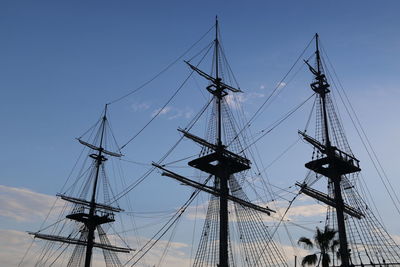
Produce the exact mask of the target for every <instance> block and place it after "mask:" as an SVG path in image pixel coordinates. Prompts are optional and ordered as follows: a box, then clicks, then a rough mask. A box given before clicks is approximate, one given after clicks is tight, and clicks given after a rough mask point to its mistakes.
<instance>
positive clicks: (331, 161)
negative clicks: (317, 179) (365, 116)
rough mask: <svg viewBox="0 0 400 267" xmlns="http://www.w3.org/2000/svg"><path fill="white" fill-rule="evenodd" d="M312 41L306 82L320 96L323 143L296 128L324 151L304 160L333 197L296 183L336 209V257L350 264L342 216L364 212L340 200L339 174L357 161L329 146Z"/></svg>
mask: <svg viewBox="0 0 400 267" xmlns="http://www.w3.org/2000/svg"><path fill="white" fill-rule="evenodd" d="M315 42H316V52H315V55H316V65H317V69H314V68H313V67H312V66H311V65H310V64H309V63H308V61H306V64H307V65H308V67H309V69H310V71H311V72H312V73H313V74H314V76H315V77H314V78H315V82H313V83H312V84H311V85H310V86H311V89H312V90H313V91H314V92H315V93H316V94H317V95H318V96H319V97H320V99H321V109H322V110H321V114H322V118H321V119H322V125H323V129H322V130H323V139H324V140H323V141H324V144H321V143H319V142H318V141H317V140H315V139H313V138H312V137H310V136H308V135H306V134H305V133H302V132H300V134H301V135H303V138H304V139H305V140H306V141H308V142H309V143H311V144H312V145H313V146H314V147H316V148H317V149H318V150H319V151H320V152H321V153H322V154H324V155H325V157H324V158H322V159H317V160H313V161H311V162H309V163H307V164H306V165H305V166H306V167H307V168H308V169H310V170H312V171H315V172H316V173H319V174H322V175H324V176H326V177H328V179H329V182H330V183H332V184H333V193H334V197H333V198H331V197H329V196H327V195H325V194H323V193H321V192H318V191H317V190H315V189H311V188H308V187H307V186H306V185H305V184H298V185H299V186H300V187H301V191H302V192H303V193H305V194H307V195H309V196H311V197H313V198H316V199H317V200H319V201H322V202H324V203H326V204H328V205H330V206H333V207H334V208H335V209H336V217H337V227H338V234H339V243H340V249H339V252H340V259H341V262H342V266H343V267H349V266H350V255H349V248H348V242H347V235H346V225H345V216H344V213H347V214H348V215H350V216H354V217H356V218H359V219H360V218H361V217H363V216H364V215H363V214H361V213H360V212H359V211H357V210H356V209H354V208H352V207H350V206H348V205H346V204H345V203H344V201H343V197H342V185H341V181H342V176H343V175H346V174H350V173H354V172H358V171H360V170H361V169H360V168H359V161H358V160H357V159H356V158H354V157H353V156H352V155H349V154H347V153H345V152H344V151H341V150H340V149H339V148H337V147H335V146H332V144H331V141H330V140H331V139H330V132H329V124H328V123H329V119H328V111H327V103H326V96H327V94H329V93H330V90H329V86H330V85H329V84H328V82H327V80H326V76H325V74H324V73H323V70H322V62H321V56H320V50H319V36H318V34H316V35H315Z"/></svg>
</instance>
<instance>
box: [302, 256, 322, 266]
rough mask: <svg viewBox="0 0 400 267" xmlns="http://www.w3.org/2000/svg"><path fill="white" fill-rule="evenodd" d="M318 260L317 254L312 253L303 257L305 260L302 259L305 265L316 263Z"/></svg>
mask: <svg viewBox="0 0 400 267" xmlns="http://www.w3.org/2000/svg"><path fill="white" fill-rule="evenodd" d="M317 261H318V256H317V254H311V255H307V256H305V257H304V258H303V260H302V261H301V266H305V265H315V264H316V263H317Z"/></svg>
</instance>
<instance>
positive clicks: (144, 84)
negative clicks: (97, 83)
mask: <svg viewBox="0 0 400 267" xmlns="http://www.w3.org/2000/svg"><path fill="white" fill-rule="evenodd" d="M214 27H215V25H213V26H212V27H211V28H210V29H209V30H208V31H207V32H206V33H205V34H203V35H202V36H201V37H200V39H198V40H197V41H196V42H195V43H194V44H192V45H191V46H190V47H189V48H188V49H187V50H186V51H185V52H184V53H183V54H182V55H180V56H179V57H178V58H176V59H175V60H174V61H172V62H171V63H170V64H168V65H167V66H166V67H165V68H163V69H162V70H161V71H160V72H158V73H157V74H156V75H154V76H153V77H152V78H151V79H150V80H148V81H146V82H144V83H143V84H142V85H140V86H139V87H137V88H135V89H134V90H132V91H130V92H129V93H127V94H125V95H123V96H120V97H118V98H116V99H114V100H112V101H110V102H109V103H107V105H112V104H114V103H116V102H119V101H121V100H122V99H124V98H126V97H128V96H130V95H132V94H134V93H136V92H138V91H139V90H140V89H142V88H143V87H145V86H146V85H148V84H150V83H151V82H152V81H154V80H155V79H157V78H158V77H159V76H161V75H162V74H163V73H164V72H166V71H167V70H168V69H170V68H171V67H172V66H173V65H175V64H176V63H177V62H178V61H179V60H180V59H182V58H183V57H184V56H185V55H186V54H187V53H189V51H190V50H192V49H193V47H195V46H196V45H197V44H198V43H199V42H200V41H201V40H203V39H204V37H205V36H206V35H207V34H208V33H209V32H210V31H211V30H212V29H214Z"/></svg>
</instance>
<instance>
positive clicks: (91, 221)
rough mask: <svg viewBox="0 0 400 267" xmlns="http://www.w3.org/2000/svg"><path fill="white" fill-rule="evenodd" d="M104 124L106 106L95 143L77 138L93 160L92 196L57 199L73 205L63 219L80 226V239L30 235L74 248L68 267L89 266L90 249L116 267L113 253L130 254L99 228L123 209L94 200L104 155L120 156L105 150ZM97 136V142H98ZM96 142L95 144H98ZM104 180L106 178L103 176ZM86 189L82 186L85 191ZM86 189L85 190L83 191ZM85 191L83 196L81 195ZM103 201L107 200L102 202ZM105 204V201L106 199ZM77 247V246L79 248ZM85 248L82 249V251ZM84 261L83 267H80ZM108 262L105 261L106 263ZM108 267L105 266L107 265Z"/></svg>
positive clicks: (37, 233)
mask: <svg viewBox="0 0 400 267" xmlns="http://www.w3.org/2000/svg"><path fill="white" fill-rule="evenodd" d="M106 124H107V105H106V106H105V110H104V114H103V117H102V119H101V123H100V125H99V127H98V128H97V134H96V139H95V141H96V143H93V144H91V143H87V142H85V141H83V140H81V139H79V138H78V141H79V142H80V143H81V144H82V145H84V146H86V147H88V148H89V149H90V150H91V151H93V153H92V154H89V157H90V158H92V159H93V161H94V164H92V165H91V170H90V171H89V172H88V174H89V177H88V179H90V180H88V181H91V180H92V179H93V183H92V187H91V188H90V189H91V195H90V196H88V198H89V199H88V200H87V199H86V198H77V197H73V196H68V195H64V194H58V195H57V196H59V197H61V199H63V200H65V201H67V202H70V203H72V204H73V208H72V211H71V213H69V214H68V215H67V216H66V218H67V219H70V220H72V221H75V223H80V224H82V227H80V236H79V238H76V237H72V236H71V234H70V235H68V236H63V235H54V234H50V235H49V234H44V233H40V232H36V233H31V234H33V235H34V236H35V237H37V238H40V239H45V240H49V241H56V242H62V243H66V244H73V245H76V246H77V247H75V249H74V252H73V254H72V256H71V258H70V260H69V263H68V266H70V265H71V266H72V265H74V266H75V265H76V264H77V263H78V262H79V264H78V265H82V266H85V267H90V266H91V262H92V255H93V248H100V249H102V250H103V254H104V255H107V256H105V257H107V258H112V260H113V262H114V263H115V264H116V266H120V265H121V264H120V261H119V259H118V257H117V255H115V253H116V252H123V253H129V252H130V251H131V249H130V248H124V247H117V246H113V245H111V243H110V242H109V240H108V238H107V235H106V232H105V231H104V229H103V228H102V227H101V225H102V224H108V223H112V222H114V221H115V220H114V212H121V211H122V209H120V208H118V207H113V206H110V205H108V203H98V202H96V199H97V198H98V197H97V196H96V195H97V191H98V188H99V183H100V181H101V178H102V177H101V176H102V172H101V169H102V167H103V163H104V162H105V161H106V160H107V158H106V157H105V156H111V157H121V156H122V154H119V153H116V152H112V151H108V150H107V149H106V148H105V144H104V143H105V138H106V130H107V129H106ZM97 137H99V139H97ZM97 141H98V143H97ZM92 175H93V176H92ZM104 179H106V178H105V177H104ZM84 187H85V186H83V188H84ZM83 190H85V189H83ZM84 192H85V193H84ZM85 194H86V191H82V193H81V196H83V195H85ZM105 200H106V199H105ZM106 201H107V200H106ZM96 231H97V232H98V235H99V240H97V241H96V242H95V232H96ZM78 246H79V247H78ZM84 247H85V248H86V250H85V249H81V248H84ZM78 248H79V249H78ZM81 260H82V262H81ZM83 261H84V265H83ZM106 261H107V260H106ZM107 266H108V265H107Z"/></svg>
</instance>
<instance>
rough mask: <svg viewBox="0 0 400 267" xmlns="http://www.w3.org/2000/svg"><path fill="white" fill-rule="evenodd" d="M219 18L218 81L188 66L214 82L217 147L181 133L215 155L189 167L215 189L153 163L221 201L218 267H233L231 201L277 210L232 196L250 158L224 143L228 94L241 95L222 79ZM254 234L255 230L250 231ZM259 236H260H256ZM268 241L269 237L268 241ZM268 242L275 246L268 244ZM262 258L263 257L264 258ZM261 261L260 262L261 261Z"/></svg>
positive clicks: (263, 210)
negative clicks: (210, 179)
mask: <svg viewBox="0 0 400 267" xmlns="http://www.w3.org/2000/svg"><path fill="white" fill-rule="evenodd" d="M218 31H219V29H218V18H216V23H215V40H214V45H215V50H214V51H215V53H214V56H215V61H214V64H215V77H212V76H211V75H209V74H207V73H205V72H203V71H202V70H200V69H199V68H197V67H196V66H194V65H192V64H190V63H189V62H186V63H187V64H188V65H189V67H190V68H191V69H192V70H194V71H195V72H197V73H198V74H199V75H201V76H202V77H204V78H206V79H207V80H209V81H210V82H211V84H210V85H209V86H207V91H208V92H209V93H211V94H212V95H213V96H214V97H215V101H216V110H217V114H216V121H217V122H216V140H215V144H214V143H211V142H209V141H207V140H204V139H203V138H200V137H198V136H195V135H193V134H191V133H189V132H187V131H185V130H179V131H180V132H182V133H183V134H184V136H185V137H187V138H189V139H191V140H193V141H194V142H196V143H198V144H200V145H201V146H203V147H205V148H208V151H210V152H211V153H209V154H207V155H203V156H201V157H199V158H197V159H194V160H192V161H190V162H189V163H188V164H189V165H190V166H192V167H194V168H196V169H199V170H201V171H203V172H206V173H208V174H210V175H213V176H214V177H215V180H214V187H210V186H207V185H205V184H201V183H198V182H196V181H193V180H191V179H189V178H186V177H184V176H181V175H179V174H177V173H174V172H172V171H170V170H168V169H166V168H164V167H163V166H161V165H158V164H155V163H153V165H154V166H156V167H157V168H159V169H161V170H163V175H165V176H169V177H171V178H174V179H176V180H178V181H180V182H182V183H184V184H186V185H190V186H192V187H194V188H197V189H199V190H202V191H204V192H207V193H210V194H212V195H214V196H217V197H218V198H219V247H218V248H219V255H218V256H219V258H218V261H219V263H218V264H217V266H219V267H228V266H229V257H228V255H229V218H228V200H230V201H233V202H235V203H238V204H240V205H241V207H243V208H244V209H245V208H250V209H252V210H257V211H260V212H264V213H267V214H268V215H269V214H270V213H271V212H274V211H273V210H271V209H269V208H264V207H260V206H257V205H255V204H252V203H250V202H248V201H246V200H244V199H241V198H238V197H235V196H233V195H232V192H231V193H230V192H229V186H228V184H229V180H230V178H231V176H232V175H233V174H235V173H239V172H242V171H245V170H247V169H249V168H250V164H251V162H250V160H248V159H247V158H245V157H243V156H241V155H238V154H235V153H233V152H231V151H229V150H227V147H226V146H225V145H224V144H223V140H222V131H223V129H222V127H223V116H222V108H221V105H222V101H223V98H224V97H225V96H227V95H228V92H227V91H231V92H233V93H237V92H241V91H240V90H239V89H237V88H234V87H232V86H229V85H227V84H225V83H224V82H222V79H221V77H220V76H219V67H220V66H219V60H220V58H219V57H220V55H219V51H220V45H219V40H218ZM249 231H252V230H249ZM255 236H256V235H255ZM264 238H265V237H264ZM266 242H271V241H270V240H267V241H266ZM259 257H260V258H262V257H263V256H262V255H260V256H259ZM260 258H259V259H258V260H260ZM283 265H284V263H283Z"/></svg>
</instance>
